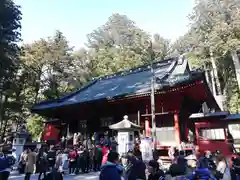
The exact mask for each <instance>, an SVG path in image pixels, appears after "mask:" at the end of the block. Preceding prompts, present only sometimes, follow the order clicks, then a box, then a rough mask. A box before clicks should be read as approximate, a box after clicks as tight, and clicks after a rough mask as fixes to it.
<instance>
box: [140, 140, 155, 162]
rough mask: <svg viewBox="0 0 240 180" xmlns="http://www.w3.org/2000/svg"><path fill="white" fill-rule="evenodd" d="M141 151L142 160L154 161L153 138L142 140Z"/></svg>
mask: <svg viewBox="0 0 240 180" xmlns="http://www.w3.org/2000/svg"><path fill="white" fill-rule="evenodd" d="M140 150H141V152H142V160H143V161H150V160H152V159H153V152H152V139H151V138H143V139H141V144H140Z"/></svg>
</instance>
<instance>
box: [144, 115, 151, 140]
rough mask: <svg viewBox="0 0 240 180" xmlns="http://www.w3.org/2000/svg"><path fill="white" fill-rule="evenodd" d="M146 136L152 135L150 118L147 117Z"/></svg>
mask: <svg viewBox="0 0 240 180" xmlns="http://www.w3.org/2000/svg"><path fill="white" fill-rule="evenodd" d="M145 136H146V137H150V136H151V130H150V124H149V118H145Z"/></svg>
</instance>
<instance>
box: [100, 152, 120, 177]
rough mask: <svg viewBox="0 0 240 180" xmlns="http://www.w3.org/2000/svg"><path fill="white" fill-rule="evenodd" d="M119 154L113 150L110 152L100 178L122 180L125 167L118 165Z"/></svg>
mask: <svg viewBox="0 0 240 180" xmlns="http://www.w3.org/2000/svg"><path fill="white" fill-rule="evenodd" d="M118 162H119V154H118V153H117V152H114V151H111V152H110V153H109V154H108V159H107V162H106V163H105V164H104V165H103V166H102V169H101V173H100V176H99V180H121V174H122V171H123V169H121V168H120V166H119V165H118Z"/></svg>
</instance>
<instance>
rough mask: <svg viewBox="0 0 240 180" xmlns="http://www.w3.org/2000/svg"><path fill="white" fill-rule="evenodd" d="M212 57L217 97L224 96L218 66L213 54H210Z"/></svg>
mask: <svg viewBox="0 0 240 180" xmlns="http://www.w3.org/2000/svg"><path fill="white" fill-rule="evenodd" d="M210 56H211V64H212V68H213V76H214V79H215V83H216V95H222V90H221V84H220V80H219V77H218V70H217V65H216V61H215V59H214V57H213V53H212V52H210Z"/></svg>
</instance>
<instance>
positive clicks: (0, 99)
mask: <svg viewBox="0 0 240 180" xmlns="http://www.w3.org/2000/svg"><path fill="white" fill-rule="evenodd" d="M2 129H3V94H2V93H0V132H2ZM0 143H1V142H0Z"/></svg>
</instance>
